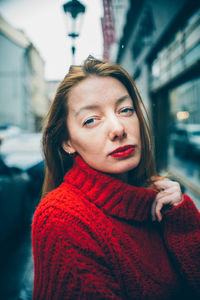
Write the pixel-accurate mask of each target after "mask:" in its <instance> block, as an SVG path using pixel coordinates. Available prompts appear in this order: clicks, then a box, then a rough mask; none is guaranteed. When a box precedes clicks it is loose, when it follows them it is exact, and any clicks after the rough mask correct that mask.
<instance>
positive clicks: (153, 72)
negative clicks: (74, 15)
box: [115, 0, 200, 199]
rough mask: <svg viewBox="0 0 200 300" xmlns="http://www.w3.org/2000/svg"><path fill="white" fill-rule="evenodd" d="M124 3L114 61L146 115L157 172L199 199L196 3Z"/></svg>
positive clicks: (199, 21)
mask: <svg viewBox="0 0 200 300" xmlns="http://www.w3.org/2000/svg"><path fill="white" fill-rule="evenodd" d="M129 4H130V6H129V10H128V11H127V15H126V22H125V23H124V26H123V30H122V36H121V38H120V41H119V44H118V53H117V57H116V60H115V61H116V62H117V63H118V64H120V65H122V66H123V67H124V68H125V69H126V70H127V71H128V72H129V73H130V74H131V76H132V77H133V79H134V80H135V82H136V85H137V87H138V89H139V92H140V94H141V96H142V99H143V101H144V103H145V106H146V107H147V109H148V111H149V113H150V116H151V119H152V123H153V128H154V141H155V159H156V163H157V168H158V171H159V172H167V173H168V174H169V175H170V176H171V177H172V178H174V179H176V180H178V181H179V182H180V183H181V184H182V187H183V189H184V190H185V191H186V192H188V193H189V194H191V195H192V196H193V197H194V198H197V199H199V197H200V74H199V70H200V68H199V67H200V66H199V64H200V10H199V3H198V1H195V0H191V1H187V0H178V1H170V0H165V1H155V0H142V1H141V0H140V1H139V0H138V1H137V0H135V1H129Z"/></svg>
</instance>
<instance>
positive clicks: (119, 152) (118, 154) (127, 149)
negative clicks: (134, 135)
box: [110, 145, 135, 158]
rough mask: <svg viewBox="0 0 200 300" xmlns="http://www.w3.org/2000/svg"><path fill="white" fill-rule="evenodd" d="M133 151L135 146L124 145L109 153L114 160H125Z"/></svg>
mask: <svg viewBox="0 0 200 300" xmlns="http://www.w3.org/2000/svg"><path fill="white" fill-rule="evenodd" d="M134 151H135V146H133V145H126V146H123V147H119V148H117V149H115V150H114V151H113V152H111V153H110V156H112V157H114V158H125V157H129V156H130V155H131V154H132V153H133V152H134Z"/></svg>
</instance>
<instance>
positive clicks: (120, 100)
mask: <svg viewBox="0 0 200 300" xmlns="http://www.w3.org/2000/svg"><path fill="white" fill-rule="evenodd" d="M129 98H130V99H131V97H130V96H129V95H124V96H122V97H120V98H119V99H117V102H116V106H117V105H119V104H120V103H121V102H123V101H124V100H126V99H129ZM99 107H100V106H99V105H87V106H83V107H81V108H80V109H79V110H78V111H77V112H76V114H75V115H76V116H78V115H79V114H80V113H81V112H82V111H83V110H91V109H92V110H95V109H98V108H99Z"/></svg>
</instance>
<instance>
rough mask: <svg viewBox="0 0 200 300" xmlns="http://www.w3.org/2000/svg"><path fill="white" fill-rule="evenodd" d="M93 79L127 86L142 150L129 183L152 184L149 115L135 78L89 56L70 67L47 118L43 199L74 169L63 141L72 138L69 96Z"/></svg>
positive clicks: (153, 172) (152, 161) (131, 172)
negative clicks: (105, 78)
mask: <svg viewBox="0 0 200 300" xmlns="http://www.w3.org/2000/svg"><path fill="white" fill-rule="evenodd" d="M91 76H99V77H106V76H109V77H113V78H116V79H117V80H119V81H120V82H121V83H122V84H123V85H124V86H125V87H126V89H127V91H128V93H129V95H130V97H131V99H132V101H133V104H134V108H135V111H136V114H137V116H138V119H139V124H140V136H141V149H142V150H141V160H140V163H139V165H138V166H137V167H136V168H135V169H133V170H131V171H129V183H130V184H133V185H135V186H141V187H145V186H148V185H149V184H151V176H153V175H156V172H155V165H154V159H153V154H152V139H151V134H150V130H149V126H148V125H147V122H146V119H145V117H144V114H146V116H148V115H147V112H146V109H145V107H144V104H143V102H142V99H141V97H140V95H139V93H138V91H137V88H136V86H135V83H134V81H133V79H132V78H131V76H130V75H129V74H128V73H127V72H126V70H124V69H123V68H122V67H121V66H119V65H117V64H114V63H111V62H107V61H101V60H98V59H95V58H93V57H91V56H89V57H88V58H87V59H86V60H85V62H84V63H83V65H81V66H72V67H71V68H70V70H69V72H68V74H67V75H66V76H65V78H64V80H63V81H62V82H61V83H60V85H59V87H58V89H57V92H56V95H55V98H54V101H53V103H52V105H51V107H50V110H49V113H48V115H47V118H46V120H47V123H46V126H45V128H44V131H43V152H44V159H45V165H46V171H45V179H44V185H43V196H45V195H46V194H47V193H48V192H50V191H51V190H52V189H54V188H56V187H58V186H59V185H60V183H61V182H62V180H63V177H64V175H65V173H66V172H67V171H68V170H69V169H70V168H71V167H72V164H73V158H72V157H70V155H69V154H67V153H66V152H65V151H64V150H63V148H62V142H63V141H64V140H68V138H69V133H68V128H67V125H66V118H67V114H68V109H67V100H68V95H69V93H70V91H71V90H72V89H73V88H74V86H75V85H77V84H78V83H79V82H80V81H82V80H84V79H86V78H88V77H91ZM147 120H148V119H147Z"/></svg>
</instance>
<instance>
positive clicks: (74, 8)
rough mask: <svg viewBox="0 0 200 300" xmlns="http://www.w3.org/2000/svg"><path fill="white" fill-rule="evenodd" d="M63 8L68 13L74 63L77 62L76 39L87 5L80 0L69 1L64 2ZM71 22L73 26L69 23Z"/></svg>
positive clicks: (67, 21)
mask: <svg viewBox="0 0 200 300" xmlns="http://www.w3.org/2000/svg"><path fill="white" fill-rule="evenodd" d="M63 10H64V12H65V14H66V23H67V28H69V30H68V32H69V33H68V36H69V37H71V39H72V64H73V65H74V63H75V52H76V47H75V39H76V38H77V37H79V35H80V29H81V21H82V16H83V14H84V13H85V5H83V4H82V3H80V2H79V1H78V0H72V1H68V2H66V3H65V4H63ZM70 23H71V26H69V24H70Z"/></svg>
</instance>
